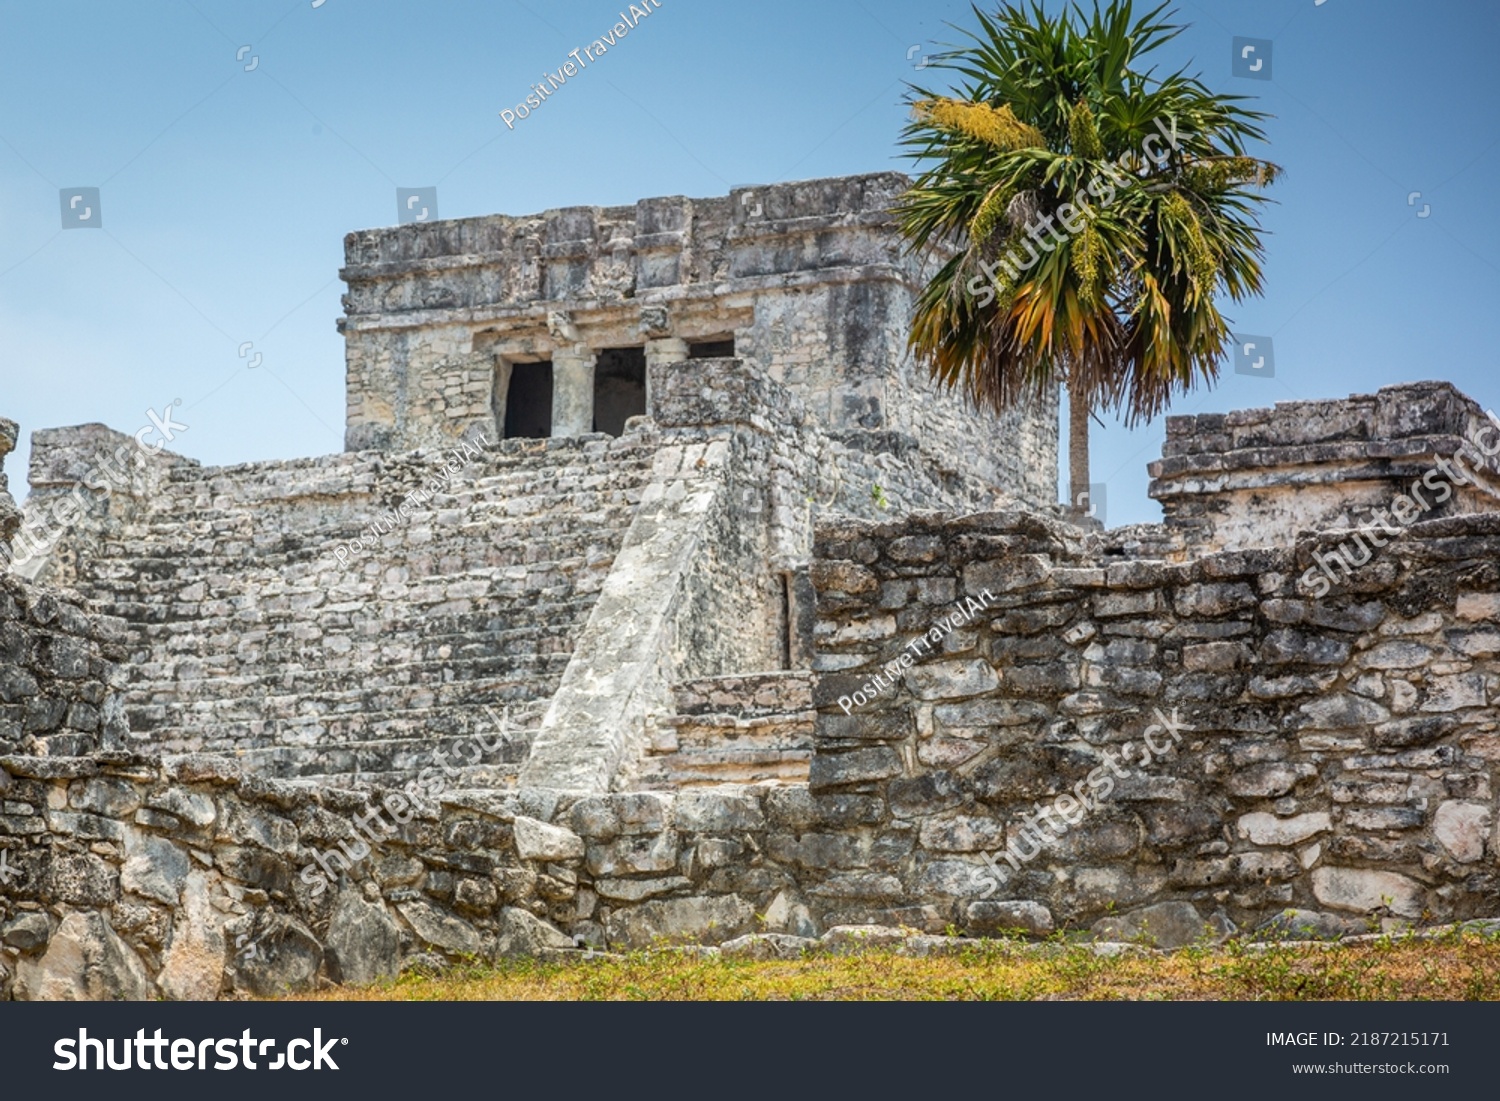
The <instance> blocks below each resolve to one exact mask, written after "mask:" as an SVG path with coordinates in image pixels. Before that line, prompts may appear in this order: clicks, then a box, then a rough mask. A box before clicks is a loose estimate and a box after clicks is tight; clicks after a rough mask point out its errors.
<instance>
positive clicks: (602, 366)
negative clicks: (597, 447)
mask: <svg viewBox="0 0 1500 1101" xmlns="http://www.w3.org/2000/svg"><path fill="white" fill-rule="evenodd" d="M645 412H646V349H645V348H606V349H605V350H604V351H602V352H600V353H599V354H598V356H597V357H595V359H594V431H595V432H608V433H609V434H610V435H611V436H618V435H620V434H621V433H623V432H624V431H625V422H626V421H627V420H629V419H630V418H631V417H639V416H643V415H644V414H645Z"/></svg>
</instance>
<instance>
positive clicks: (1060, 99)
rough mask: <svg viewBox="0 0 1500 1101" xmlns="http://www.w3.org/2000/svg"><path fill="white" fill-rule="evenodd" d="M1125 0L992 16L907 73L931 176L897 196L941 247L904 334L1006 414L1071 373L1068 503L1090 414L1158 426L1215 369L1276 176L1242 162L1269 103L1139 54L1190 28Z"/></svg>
mask: <svg viewBox="0 0 1500 1101" xmlns="http://www.w3.org/2000/svg"><path fill="white" fill-rule="evenodd" d="M1132 7H1133V4H1132V0H1111V2H1110V3H1108V4H1107V5H1106V6H1105V7H1104V8H1103V9H1102V10H1101V9H1100V8H1099V7H1098V6H1096V7H1095V8H1094V11H1093V13H1092V14H1091V15H1087V14H1085V13H1084V12H1083V10H1082V9H1081V8H1078V7H1076V6H1075V7H1074V8H1072V9H1071V10H1064V11H1063V12H1062V13H1061V14H1060V15H1058V16H1057V17H1055V18H1052V17H1049V16H1047V15H1046V13H1045V12H1044V11H1043V10H1042V7H1041V4H1040V3H1038V2H1036V0H1033V2H1032V5H1031V7H1030V8H1029V10H1028V9H1027V8H1025V7H1023V6H1007V7H1005V8H1003V9H1002V10H1001V11H999V12H998V13H997V14H995V15H993V16H990V15H986V14H984V13H983V12H981V11H980V10H979V9H978V8H977V7H976V8H974V14H975V16H976V17H977V19H978V21H979V30H978V31H977V32H973V31H965V32H964V33H965V34H966V35H967V36H968V38H969V39H971V40H972V42H971V43H969V44H966V45H965V46H963V47H962V48H958V49H954V50H950V51H949V52H946V53H944V54H941V55H939V56H938V58H937V59H936V60H935V62H934V63H935V64H936V65H937V66H938V67H939V68H944V69H949V70H952V71H954V72H956V73H957V74H958V76H959V77H960V78H961V84H960V86H959V87H958V88H957V89H956V90H955V92H954V94H953V95H949V96H944V95H938V94H936V93H934V92H932V91H929V90H927V89H923V88H918V87H915V86H913V87H912V88H911V94H910V100H911V104H912V121H911V123H910V124H909V125H908V126H907V127H906V130H905V133H904V135H903V144H904V145H905V146H906V147H907V149H908V150H909V152H908V154H907V155H908V156H910V157H912V158H913V159H915V160H917V161H919V162H924V163H925V164H926V165H927V167H926V169H925V171H923V172H922V174H921V175H920V176H919V177H918V178H917V179H916V180H915V181H914V182H913V184H912V186H911V188H910V190H908V191H907V192H906V193H905V194H904V195H903V196H902V198H901V200H900V202H899V203H898V205H897V211H896V212H897V215H898V217H899V220H900V226H901V232H902V234H903V236H904V237H905V239H906V241H907V245H908V248H909V249H910V250H911V251H912V252H916V253H921V254H924V255H928V256H931V257H935V266H936V268H937V270H936V273H935V275H934V276H933V278H932V279H931V281H930V282H929V283H928V284H927V286H926V288H925V289H924V290H923V292H922V293H921V295H920V296H919V297H918V300H917V305H916V311H915V315H914V317H913V320H912V328H911V338H910V344H911V348H912V350H913V352H914V354H915V355H916V356H917V358H918V359H919V360H920V361H921V362H923V363H925V364H926V365H927V366H928V368H929V369H930V370H931V372H932V374H933V376H934V377H935V378H936V379H938V380H939V381H940V382H942V383H944V384H946V385H948V386H961V387H962V388H963V389H964V390H966V391H967V393H968V394H969V396H970V397H971V398H973V399H974V401H975V402H976V403H977V404H979V405H980V406H981V407H987V408H990V409H993V410H995V411H996V412H999V411H1002V410H1005V409H1007V408H1011V407H1013V406H1016V405H1018V404H1021V403H1024V402H1027V401H1029V400H1031V399H1034V398H1037V397H1039V396H1042V395H1044V394H1046V393H1047V392H1048V391H1049V390H1051V389H1052V388H1053V387H1055V386H1056V384H1057V383H1058V382H1061V383H1063V385H1064V386H1065V387H1066V388H1067V392H1068V405H1069V464H1068V465H1069V482H1070V486H1071V489H1072V496H1071V500H1070V502H1069V503H1070V505H1075V506H1076V504H1077V502H1078V494H1079V492H1081V491H1082V490H1084V489H1086V487H1087V486H1088V482H1089V462H1088V421H1089V416H1090V414H1091V412H1092V411H1093V410H1095V409H1106V410H1118V411H1121V412H1123V414H1124V417H1125V421H1126V424H1127V425H1133V424H1136V423H1139V422H1142V421H1149V420H1150V419H1151V418H1152V417H1154V416H1156V415H1157V414H1158V413H1160V412H1161V411H1162V410H1164V409H1165V408H1166V407H1167V405H1168V403H1169V402H1170V400H1171V398H1172V396H1173V395H1174V394H1175V393H1177V392H1179V391H1181V392H1187V391H1188V390H1191V389H1192V388H1193V387H1194V386H1195V385H1196V384H1197V382H1199V381H1202V382H1204V383H1212V382H1213V381H1215V380H1216V379H1217V378H1218V372H1219V364H1220V362H1221V360H1222V358H1223V355H1224V353H1225V350H1226V347H1227V345H1228V343H1229V342H1230V340H1231V336H1230V333H1229V329H1228V326H1227V324H1226V322H1225V320H1224V318H1223V316H1221V315H1220V313H1219V310H1218V307H1217V305H1216V302H1215V297H1216V295H1218V294H1220V293H1227V294H1228V295H1229V297H1230V298H1231V299H1233V300H1234V301H1236V302H1238V301H1240V300H1241V299H1243V298H1245V297H1246V296H1247V295H1250V294H1259V293H1260V291H1261V268H1260V259H1261V256H1262V255H1263V249H1262V245H1261V233H1262V230H1261V228H1260V224H1259V222H1258V220H1257V219H1256V217H1255V211H1256V208H1257V205H1258V204H1259V203H1261V202H1264V201H1266V200H1265V197H1264V196H1263V195H1262V194H1261V190H1260V189H1261V188H1262V187H1264V186H1265V185H1266V184H1269V183H1271V182H1272V181H1274V180H1275V179H1276V177H1277V176H1278V175H1279V174H1280V169H1278V168H1277V166H1276V165H1274V164H1271V163H1270V162H1268V161H1263V160H1259V159H1256V158H1254V157H1250V156H1247V155H1246V153H1245V147H1246V145H1247V143H1248V142H1250V141H1253V140H1263V139H1264V134H1263V133H1262V132H1261V130H1260V129H1259V128H1258V126H1257V123H1259V122H1260V121H1261V120H1262V119H1264V118H1265V117H1266V116H1265V115H1263V114H1261V113H1260V112H1257V111H1251V110H1246V109H1243V108H1240V107H1238V106H1236V103H1237V102H1238V101H1239V100H1240V99H1242V98H1243V97H1239V96H1220V95H1215V94H1213V93H1212V92H1210V91H1209V90H1208V88H1207V87H1206V86H1205V85H1204V84H1203V83H1202V82H1201V81H1200V80H1199V79H1198V78H1197V77H1195V76H1194V77H1190V76H1187V75H1185V73H1184V72H1183V71H1181V70H1179V71H1177V72H1173V73H1170V74H1167V75H1161V76H1158V75H1157V74H1156V71H1155V69H1146V70H1144V71H1142V70H1141V68H1140V67H1139V66H1140V62H1141V60H1142V59H1143V58H1144V57H1145V56H1146V55H1147V54H1150V53H1151V52H1152V51H1153V50H1155V49H1157V48H1158V47H1159V46H1161V45H1162V44H1164V43H1166V42H1168V41H1170V40H1171V39H1173V38H1175V37H1176V36H1177V35H1178V34H1180V33H1181V31H1182V30H1183V27H1181V26H1178V25H1173V24H1170V23H1167V22H1165V21H1163V18H1162V12H1163V11H1164V10H1165V8H1166V7H1167V5H1166V4H1163V5H1161V6H1160V7H1157V8H1155V9H1154V10H1152V11H1151V12H1149V13H1148V14H1146V15H1144V16H1141V17H1140V18H1136V16H1135V14H1134V12H1133V10H1132Z"/></svg>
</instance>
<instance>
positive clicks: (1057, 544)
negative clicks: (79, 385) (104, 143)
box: [0, 175, 1500, 998]
mask: <svg viewBox="0 0 1500 1101" xmlns="http://www.w3.org/2000/svg"><path fill="white" fill-rule="evenodd" d="M905 182H906V181H905V180H904V179H903V178H902V177H900V176H895V175H874V176H865V177H856V178H850V179H838V180H824V181H813V182H806V183H796V184H785V185H776V186H772V187H766V188H754V189H742V190H736V191H734V192H733V193H731V195H730V196H729V197H728V198H727V199H724V198H720V199H709V200H690V199H683V198H666V199H653V200H645V201H642V202H640V203H638V204H636V205H635V206H632V207H620V208H574V209H568V210H560V211H549V212H547V213H545V214H541V215H536V216H532V217H508V216H493V217H485V218H476V219H467V220H458V221H449V222H438V223H433V224H430V225H416V226H405V227H401V228H399V229H386V230H374V231H368V232H362V233H356V234H352V235H350V237H349V238H348V239H347V241H346V252H347V265H346V267H345V269H344V273H343V275H344V278H345V280H346V282H347V283H348V286H349V293H348V295H347V296H346V298H345V311H346V312H345V316H344V318H343V319H342V321H341V328H342V331H343V332H344V334H345V337H346V346H347V380H348V420H347V435H346V444H347V448H348V450H346V451H345V452H344V453H342V454H338V455H331V456H323V457H319V458H313V459H305V460H295V461H287V462H270V463H254V464H245V465H240V466H231V467H219V468H206V467H203V466H201V465H200V464H198V463H196V462H194V461H192V460H189V459H186V458H182V457H180V456H177V455H174V454H172V453H171V452H170V451H169V450H159V451H148V450H146V449H143V448H141V447H138V446H137V445H136V442H135V440H134V439H132V437H131V436H129V435H126V434H123V433H118V432H115V431H113V430H111V429H109V428H106V427H104V426H102V425H85V426H82V427H76V428H65V429H51V430H40V431H36V432H34V433H33V437H32V441H33V442H32V459H31V469H30V472H29V481H30V486H31V493H30V496H29V497H28V499H27V501H26V507H25V523H24V524H23V525H21V526H20V529H19V531H16V530H14V529H15V528H16V523H15V521H16V517H15V516H14V513H13V510H12V509H11V508H10V507H9V506H8V498H6V497H5V496H4V495H3V486H0V540H3V539H4V538H12V539H13V541H14V547H15V552H14V556H13V558H14V560H13V561H12V562H11V569H10V572H9V573H8V574H6V575H3V576H0V810H3V813H0V859H3V863H0V993H3V994H6V995H9V996H13V997H17V998H70V997H120V996H124V997H153V996H157V995H164V996H167V997H172V998H212V997H218V996H224V995H231V994H233V993H235V992H254V993H275V992H278V991H283V990H295V989H306V988H309V987H311V986H313V985H315V984H317V983H321V982H341V981H369V980H372V979H375V978H379V977H381V976H386V975H391V974H394V973H396V972H397V971H398V970H399V969H400V968H401V967H403V966H408V965H412V964H415V963H419V962H425V963H433V962H441V961H442V960H451V959H456V958H461V957H473V956H478V957H482V958H496V957H502V956H508V955H516V954H523V953H544V954H545V953H548V952H567V951H574V950H576V947H575V946H576V945H578V944H580V943H587V944H592V945H596V946H606V945H607V946H611V947H638V946H644V945H649V944H652V943H654V942H657V941H659V940H661V939H663V938H665V939H668V940H673V941H681V940H691V941H699V942H709V943H714V944H718V943H724V942H730V943H731V944H734V943H738V941H737V940H736V938H742V937H745V936H749V935H760V934H767V935H774V937H775V938H780V939H775V940H774V941H773V943H774V944H775V945H777V946H779V947H778V949H777V950H781V949H783V948H789V947H790V948H795V946H796V945H798V944H802V943H806V941H805V940H803V939H798V938H811V937H817V936H823V935H826V934H829V931H830V930H834V929H837V928H838V927H840V926H845V925H886V926H903V927H908V928H910V929H915V930H918V931H922V932H925V933H929V934H934V933H939V932H942V931H944V930H946V929H948V928H949V927H950V926H952V927H955V928H957V929H960V930H962V931H964V932H965V933H968V934H971V935H983V934H989V933H994V932H996V931H997V930H1001V929H1015V928H1020V929H1024V930H1026V931H1029V932H1033V933H1038V932H1046V931H1048V930H1051V929H1053V928H1055V927H1062V926H1073V927H1093V928H1094V929H1095V931H1096V932H1097V933H1098V934H1099V935H1101V936H1106V935H1107V936H1115V937H1120V936H1125V935H1129V934H1131V932H1132V930H1133V931H1136V932H1139V931H1142V930H1146V931H1149V932H1150V933H1151V935H1153V936H1158V937H1160V938H1161V939H1163V940H1164V941H1176V942H1181V941H1183V940H1191V939H1192V938H1193V937H1195V936H1198V935H1213V936H1221V935H1226V934H1227V933H1229V932H1230V931H1232V930H1233V929H1235V928H1240V929H1249V928H1261V927H1264V926H1267V925H1268V924H1269V925H1272V926H1274V925H1275V924H1276V923H1278V922H1281V923H1286V922H1288V921H1289V920H1293V919H1288V918H1287V914H1288V913H1289V912H1294V913H1295V914H1297V915H1298V916H1297V917H1296V918H1295V919H1294V920H1295V921H1296V922H1298V923H1300V925H1302V926H1308V927H1311V928H1315V929H1316V930H1320V931H1322V932H1323V933H1325V934H1329V935H1332V934H1336V933H1338V932H1342V931H1348V930H1350V929H1363V928H1365V927H1366V924H1367V923H1368V922H1371V921H1374V922H1377V923H1378V922H1380V921H1415V920H1434V921H1436V920H1458V919H1464V918H1468V917H1475V916H1491V915H1497V914H1500V900H1497V899H1496V897H1495V895H1496V892H1497V890H1500V880H1497V879H1496V877H1495V876H1494V874H1492V872H1491V871H1489V870H1487V869H1489V868H1491V867H1493V865H1494V859H1495V856H1496V851H1495V848H1494V840H1493V829H1494V825H1495V813H1494V812H1495V805H1494V783H1495V780H1496V777H1495V776H1494V775H1493V773H1494V769H1495V762H1496V761H1497V760H1500V721H1497V716H1496V710H1495V703H1496V701H1497V700H1500V626H1497V619H1500V567H1497V566H1496V563H1497V561H1500V556H1497V554H1496V551H1497V549H1500V517H1497V515H1496V509H1495V502H1496V487H1497V486H1500V461H1497V459H1496V453H1497V452H1500V434H1497V433H1496V432H1495V430H1494V424H1492V421H1491V419H1490V418H1488V417H1486V415H1485V413H1484V411H1483V410H1482V409H1480V408H1479V407H1478V406H1477V405H1475V404H1474V403H1473V402H1472V401H1470V400H1469V399H1467V398H1465V397H1464V396H1463V395H1460V394H1458V393H1457V392H1456V391H1454V390H1453V389H1452V388H1451V387H1449V386H1446V385H1445V384H1440V383H1422V384H1414V385H1411V386H1406V387H1397V388H1391V389H1388V390H1384V391H1381V392H1380V393H1379V394H1377V395H1374V396H1370V397H1356V398H1352V399H1350V400H1348V401H1336V402H1314V403H1300V404H1294V405H1282V406H1277V407H1276V408H1275V409H1265V410H1253V411H1249V412H1245V413H1239V414H1232V415H1229V416H1200V417H1196V418H1173V420H1172V421H1171V422H1170V424H1169V428H1168V440H1167V448H1166V454H1165V455H1164V456H1163V458H1162V459H1161V460H1160V462H1158V463H1157V464H1155V465H1154V466H1153V469H1152V473H1153V477H1154V478H1155V481H1154V482H1153V493H1154V495H1155V496H1156V497H1157V498H1158V499H1160V500H1161V501H1162V503H1163V507H1164V510H1165V514H1166V520H1165V522H1164V523H1163V524H1161V525H1143V526H1137V527H1132V528H1128V529H1120V530H1116V531H1113V532H1108V533H1105V534H1104V535H1102V536H1101V535H1098V534H1096V533H1093V532H1086V531H1082V530H1079V529H1078V528H1075V527H1073V526H1071V525H1069V524H1068V523H1066V522H1064V521H1063V519H1062V518H1061V516H1060V513H1059V510H1058V509H1056V507H1055V506H1054V505H1053V501H1054V499H1055V486H1056V470H1057V436H1056V426H1057V408H1056V401H1055V398H1053V399H1050V400H1048V401H1047V402H1045V403H1042V404H1041V405H1039V406H1038V407H1036V408H1032V409H1028V410H1024V411H1021V412H1018V413H1015V414H1012V415H1010V416H1008V417H1006V418H1000V419H997V418H995V417H993V416H990V415H986V414H981V413H978V412H976V411H974V410H973V409H971V408H969V407H967V406H966V405H965V403H964V402H963V400H962V398H961V396H960V395H955V394H952V393H946V392H942V391H939V390H937V389H935V388H934V387H933V386H932V385H931V384H930V383H929V382H928V381H927V380H926V377H925V375H924V373H923V371H922V370H921V369H920V368H919V367H918V366H917V365H915V364H913V363H912V361H911V359H910V357H909V356H908V355H907V354H906V322H907V318H908V317H909V315H910V309H911V304H912V301H913V298H914V295H915V294H916V293H917V292H918V290H919V289H920V287H921V286H922V284H923V280H924V277H925V274H926V272H925V271H924V269H923V268H922V266H921V265H920V263H919V262H918V261H916V260H914V259H913V258H911V257H910V256H908V255H906V254H905V253H904V252H903V250H902V249H901V247H900V243H899V241H898V239H897V236H896V234H895V231H894V225H893V221H892V217H891V215H890V214H889V212H888V211H889V207H890V204H891V201H892V199H893V198H894V197H895V195H896V194H897V193H898V192H899V191H900V190H901V188H902V187H903V186H904V185H905ZM7 425H8V422H0V451H8V450H10V448H11V446H12V444H13V440H14V432H13V431H11V430H9V429H8V428H7ZM1492 445H1493V450H1492V449H1491V446H1492ZM1382 517H1383V519H1382ZM1111 923H1114V924H1111ZM1299 927H1300V926H1299ZM79 960H83V961H85V962H84V965H83V966H81V967H80V966H77V965H76V963H77V961H79Z"/></svg>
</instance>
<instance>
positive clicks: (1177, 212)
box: [1161, 191, 1219, 293]
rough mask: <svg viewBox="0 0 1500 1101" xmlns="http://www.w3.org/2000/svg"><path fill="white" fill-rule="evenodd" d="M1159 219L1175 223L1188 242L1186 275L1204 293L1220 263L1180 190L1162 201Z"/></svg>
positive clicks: (1191, 207)
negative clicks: (1160, 217)
mask: <svg viewBox="0 0 1500 1101" xmlns="http://www.w3.org/2000/svg"><path fill="white" fill-rule="evenodd" d="M1161 213H1162V217H1163V218H1164V219H1165V220H1167V221H1171V222H1175V223H1176V224H1177V226H1178V227H1179V228H1180V229H1181V231H1182V234H1183V237H1184V239H1185V240H1186V242H1187V263H1188V274H1189V275H1190V276H1191V277H1192V280H1193V283H1194V285H1195V286H1197V288H1198V289H1199V290H1200V291H1202V292H1204V293H1207V292H1208V291H1209V290H1210V289H1211V288H1212V287H1213V283H1214V279H1215V278H1216V277H1217V276H1218V273H1219V262H1218V260H1217V259H1216V258H1215V257H1214V254H1213V250H1212V249H1210V248H1209V245H1208V239H1207V238H1206V237H1204V236H1203V226H1202V224H1201V223H1200V222H1199V221H1198V215H1197V213H1196V212H1194V210H1193V204H1192V203H1190V202H1188V200H1187V198H1186V197H1185V196H1184V195H1183V194H1182V192H1180V191H1174V192H1172V193H1171V194H1170V195H1168V196H1167V197H1166V198H1165V199H1163V200H1162V204H1161Z"/></svg>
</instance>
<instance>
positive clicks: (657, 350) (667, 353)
mask: <svg viewBox="0 0 1500 1101" xmlns="http://www.w3.org/2000/svg"><path fill="white" fill-rule="evenodd" d="M687 357H688V343H687V341H686V340H678V339H677V338H676V337H675V336H663V337H657V338H655V339H652V340H647V341H646V412H647V413H651V369H652V367H653V365H655V364H658V363H659V364H661V365H662V366H664V367H669V366H671V365H672V364H674V363H684V362H686V361H687ZM652 415H653V416H654V415H655V414H652Z"/></svg>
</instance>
